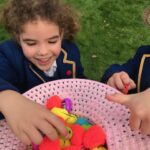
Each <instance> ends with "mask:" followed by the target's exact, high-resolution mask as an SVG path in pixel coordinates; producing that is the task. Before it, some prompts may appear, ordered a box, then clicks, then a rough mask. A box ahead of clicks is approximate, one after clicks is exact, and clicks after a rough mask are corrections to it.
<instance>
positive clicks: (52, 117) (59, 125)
mask: <svg viewBox="0 0 150 150" xmlns="http://www.w3.org/2000/svg"><path fill="white" fill-rule="evenodd" d="M46 119H47V121H48V122H49V123H51V124H52V125H53V126H54V127H55V128H56V130H57V131H58V132H59V133H60V134H61V135H62V136H64V137H67V136H68V134H69V133H68V131H67V128H66V126H65V125H64V123H63V122H62V120H61V119H59V118H58V117H56V116H55V115H54V114H52V113H50V112H49V115H47V116H46Z"/></svg>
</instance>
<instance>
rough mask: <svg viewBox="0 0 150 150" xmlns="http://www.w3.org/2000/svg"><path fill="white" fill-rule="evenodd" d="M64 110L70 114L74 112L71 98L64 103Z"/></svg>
mask: <svg viewBox="0 0 150 150" xmlns="http://www.w3.org/2000/svg"><path fill="white" fill-rule="evenodd" d="M62 103H63V104H64V106H63V107H64V108H65V109H66V110H67V111H68V112H69V113H70V112H71V111H72V101H71V99H70V98H65V99H64V100H63V102H62Z"/></svg>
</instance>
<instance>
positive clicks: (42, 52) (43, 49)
mask: <svg viewBox="0 0 150 150" xmlns="http://www.w3.org/2000/svg"><path fill="white" fill-rule="evenodd" d="M48 53H49V47H47V46H45V45H42V46H40V47H39V55H42V56H44V55H47V54H48Z"/></svg>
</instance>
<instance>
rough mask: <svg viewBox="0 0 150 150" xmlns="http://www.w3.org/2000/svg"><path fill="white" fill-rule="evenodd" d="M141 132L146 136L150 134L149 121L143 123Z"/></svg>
mask: <svg viewBox="0 0 150 150" xmlns="http://www.w3.org/2000/svg"><path fill="white" fill-rule="evenodd" d="M140 130H141V132H142V133H144V134H150V121H148V120H144V121H141V126H140Z"/></svg>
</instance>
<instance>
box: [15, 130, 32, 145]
mask: <svg viewBox="0 0 150 150" xmlns="http://www.w3.org/2000/svg"><path fill="white" fill-rule="evenodd" d="M18 137H20V138H19V139H20V140H21V141H22V142H23V143H24V144H26V145H30V144H31V143H32V141H31V139H30V138H29V136H28V135H27V134H26V133H25V132H19V134H18Z"/></svg>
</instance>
